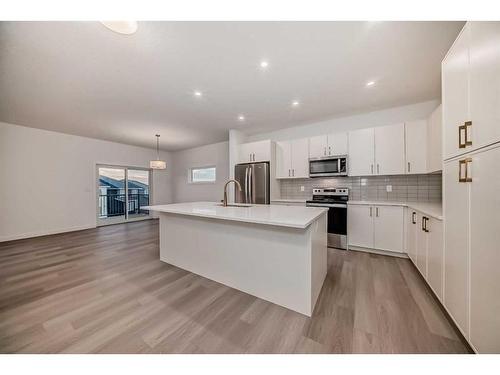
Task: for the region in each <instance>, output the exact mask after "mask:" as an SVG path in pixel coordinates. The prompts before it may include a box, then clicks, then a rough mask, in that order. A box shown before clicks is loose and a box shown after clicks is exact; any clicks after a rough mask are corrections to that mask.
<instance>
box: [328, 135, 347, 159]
mask: <svg viewBox="0 0 500 375" xmlns="http://www.w3.org/2000/svg"><path fill="white" fill-rule="evenodd" d="M328 155H330V156H334V155H347V133H334V134H328Z"/></svg>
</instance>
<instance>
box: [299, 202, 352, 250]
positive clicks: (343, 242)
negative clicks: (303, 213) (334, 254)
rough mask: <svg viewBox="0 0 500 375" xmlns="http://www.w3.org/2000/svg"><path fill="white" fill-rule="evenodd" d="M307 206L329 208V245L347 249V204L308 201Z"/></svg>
mask: <svg viewBox="0 0 500 375" xmlns="http://www.w3.org/2000/svg"><path fill="white" fill-rule="evenodd" d="M307 206H308V207H324V208H328V247H335V248H337V249H347V204H345V203H344V204H343V203H331V204H330V203H307Z"/></svg>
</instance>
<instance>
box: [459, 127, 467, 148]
mask: <svg viewBox="0 0 500 375" xmlns="http://www.w3.org/2000/svg"><path fill="white" fill-rule="evenodd" d="M466 132H467V127H466V126H465V125H460V126H459V127H458V148H465V141H464V142H462V134H463V135H466V134H465V133H466Z"/></svg>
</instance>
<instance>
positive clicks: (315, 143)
mask: <svg viewBox="0 0 500 375" xmlns="http://www.w3.org/2000/svg"><path fill="white" fill-rule="evenodd" d="M326 156H328V136H327V135H318V136H316V137H311V138H309V157H310V158H324V157H326Z"/></svg>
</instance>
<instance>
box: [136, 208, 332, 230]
mask: <svg viewBox="0 0 500 375" xmlns="http://www.w3.org/2000/svg"><path fill="white" fill-rule="evenodd" d="M142 208H143V209H145V210H150V211H156V212H163V213H170V214H179V215H187V216H197V217H203V218H208V219H218V220H232V221H239V222H245V223H253V224H264V225H275V226H280V227H289V228H299V229H305V228H307V227H308V226H309V225H311V223H313V222H314V221H315V220H317V219H318V218H319V217H320V216H321V215H323V214H325V213H326V212H327V211H328V209H327V208H321V207H299V206H280V205H267V204H255V205H251V206H249V207H230V206H228V207H223V206H222V205H221V204H220V203H216V202H189V203H174V204H165V205H156V206H146V207H142Z"/></svg>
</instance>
